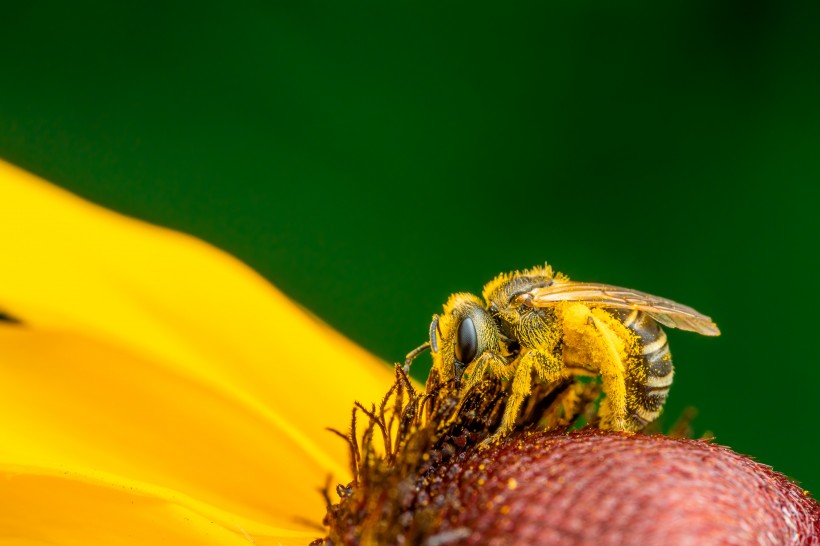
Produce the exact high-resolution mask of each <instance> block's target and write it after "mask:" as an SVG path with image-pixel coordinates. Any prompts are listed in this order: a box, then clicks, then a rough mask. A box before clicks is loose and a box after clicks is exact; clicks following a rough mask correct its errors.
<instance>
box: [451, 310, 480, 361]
mask: <svg viewBox="0 0 820 546" xmlns="http://www.w3.org/2000/svg"><path fill="white" fill-rule="evenodd" d="M476 351H478V333H477V332H476V330H475V324H473V319H471V318H470V317H467V318H465V319H464V320H462V321H461V324H459V325H458V336H457V339H456V360H458V361H459V362H460V363H462V364H469V363H470V362H472V361H473V359H474V358H475V354H476Z"/></svg>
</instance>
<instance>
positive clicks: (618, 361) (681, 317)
mask: <svg viewBox="0 0 820 546" xmlns="http://www.w3.org/2000/svg"><path fill="white" fill-rule="evenodd" d="M659 323H660V324H662V325H663V326H668V327H671V328H680V329H682V330H688V331H692V332H697V333H699V334H703V335H707V336H717V335H720V331H719V330H718V327H717V326H716V325H715V324H714V323H713V322H712V320H711V319H710V318H709V317H707V316H704V315H702V314H700V313H698V312H697V311H695V310H694V309H692V308H691V307H687V306H685V305H681V304H679V303H675V302H673V301H671V300H667V299H664V298H660V297H657V296H652V295H650V294H645V293H643V292H638V291H637V290H630V289H628V288H618V287H615V286H609V285H606V284H597V283H582V282H572V281H570V280H569V279H568V278H567V277H566V276H564V275H562V274H560V273H553V270H552V268H551V267H549V266H546V265H545V266H544V267H534V268H532V269H528V270H524V271H516V272H513V273H508V274H502V275H499V276H498V277H496V278H495V279H493V280H492V281H491V282H489V283H488V284H487V285H485V286H484V291H483V300H482V299H480V298H478V297H477V296H474V295H472V294H467V293H457V294H453V295H452V296H451V297H450V299H449V300H448V301H447V303H446V304H445V305H444V313H443V314H442V315H441V316H439V315H436V316H434V317H433V321H432V323H431V324H430V340H429V341H428V342H427V343H425V344H423V345H422V346H420V347H418V348H417V349H415V350H414V351H412V352H411V353H410V354H408V355H407V359H406V360H405V369H408V368H409V366H410V363H411V362H412V360H413V359H414V358H415V357H416V356H418V355H419V354H420V353H422V352H424V351H426V350H430V351H431V352H432V355H433V368H432V371H431V374H432V373H434V372H435V373H436V374H437V376H438V379H439V380H443V381H447V380H450V379H454V378H460V379H461V389H462V392H467V391H469V389H470V388H471V387H472V386H473V385H475V384H476V383H477V382H478V381H480V380H481V378H482V377H483V376H484V374H492V375H493V376H496V377H499V378H501V379H503V380H506V381H509V382H510V388H509V398H508V400H507V402H506V406H505V408H504V414H503V416H502V419H501V425H500V427H499V429H498V431H497V432H496V434H497V435H504V434H507V433H509V432H510V431H511V430H512V428H513V426H514V424H515V421H516V418H517V416H518V414H519V412H520V409H521V405H522V403H523V402H524V400H525V399H526V397H527V396H528V395H529V394H530V392H531V389H532V385H533V381H541V382H544V383H547V384H549V383H552V382H557V381H560V380H563V379H566V378H568V377H572V376H593V377H594V376H600V378H601V387H602V389H603V392H604V393H605V395H606V397H605V399H604V400H603V402H602V403H601V407H600V410H599V416H600V419H601V421H600V425H599V426H600V428H602V429H606V430H619V431H637V430H641V429H642V428H643V427H645V426H646V425H647V424H649V423H650V422H652V421H653V420H655V419H656V418H657V417H658V416H659V415H660V413H661V409H662V407H663V404H664V402H665V401H666V397H667V394H668V392H669V387H670V385H671V384H672V378H673V374H674V370H673V366H672V358H671V355H670V353H669V345H668V343H667V340H666V334H665V333H664V331H663V330H662V329H661V327H660V324H659Z"/></svg>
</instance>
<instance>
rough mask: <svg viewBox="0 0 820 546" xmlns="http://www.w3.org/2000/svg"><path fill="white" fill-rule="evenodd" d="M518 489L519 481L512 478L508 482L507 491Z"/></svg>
mask: <svg viewBox="0 0 820 546" xmlns="http://www.w3.org/2000/svg"><path fill="white" fill-rule="evenodd" d="M516 487H518V480H516V479H515V478H510V479H509V480H508V481H507V489H515V488H516Z"/></svg>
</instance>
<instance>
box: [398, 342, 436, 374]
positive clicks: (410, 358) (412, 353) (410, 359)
mask: <svg viewBox="0 0 820 546" xmlns="http://www.w3.org/2000/svg"><path fill="white" fill-rule="evenodd" d="M429 349H430V342H429V341H427V342H425V343H424V344H423V345H420V346H418V347H416V348H415V349H413V350H412V351H410V352H409V353H408V354H407V357H405V359H404V373H406V374H409V373H410V364H411V363H412V362H413V360H414V359H415V358H416V357H417V356H419V355H420V354H421V353H423V352H424V351H428V350H429Z"/></svg>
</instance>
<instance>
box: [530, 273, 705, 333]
mask: <svg viewBox="0 0 820 546" xmlns="http://www.w3.org/2000/svg"><path fill="white" fill-rule="evenodd" d="M525 296H526V297H524V298H523V299H522V301H523V302H524V303H525V304H526V305H530V306H532V307H549V306H550V305H553V304H555V303H557V302H561V301H577V302H581V303H584V304H586V305H589V306H592V307H610V308H613V309H637V310H638V311H644V312H646V313H648V314H649V315H650V316H651V317H652V318H653V319H655V320H657V321H658V322H660V323H661V324H663V325H664V326H669V327H670V328H680V329H681V330H688V331H690V332H697V333H699V334H703V335H705V336H717V335H720V330H719V329H718V327H717V324H715V323H714V322H712V319H711V318H709V317H707V316H706V315H702V314H700V313H698V312H697V311H695V310H694V309H692V308H691V307H688V306H686V305H681V304H680V303H677V302H674V301H672V300H668V299H666V298H661V297H658V296H653V295H651V294H647V293H645V292H638V291H637V290H630V289H629V288H620V287H618V286H610V285H608V284H598V283H586V282H556V283H555V284H553V285H551V286H545V287H542V288H535V289H534V290H532V291H530V292H528V293H527V294H526V295H525Z"/></svg>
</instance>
